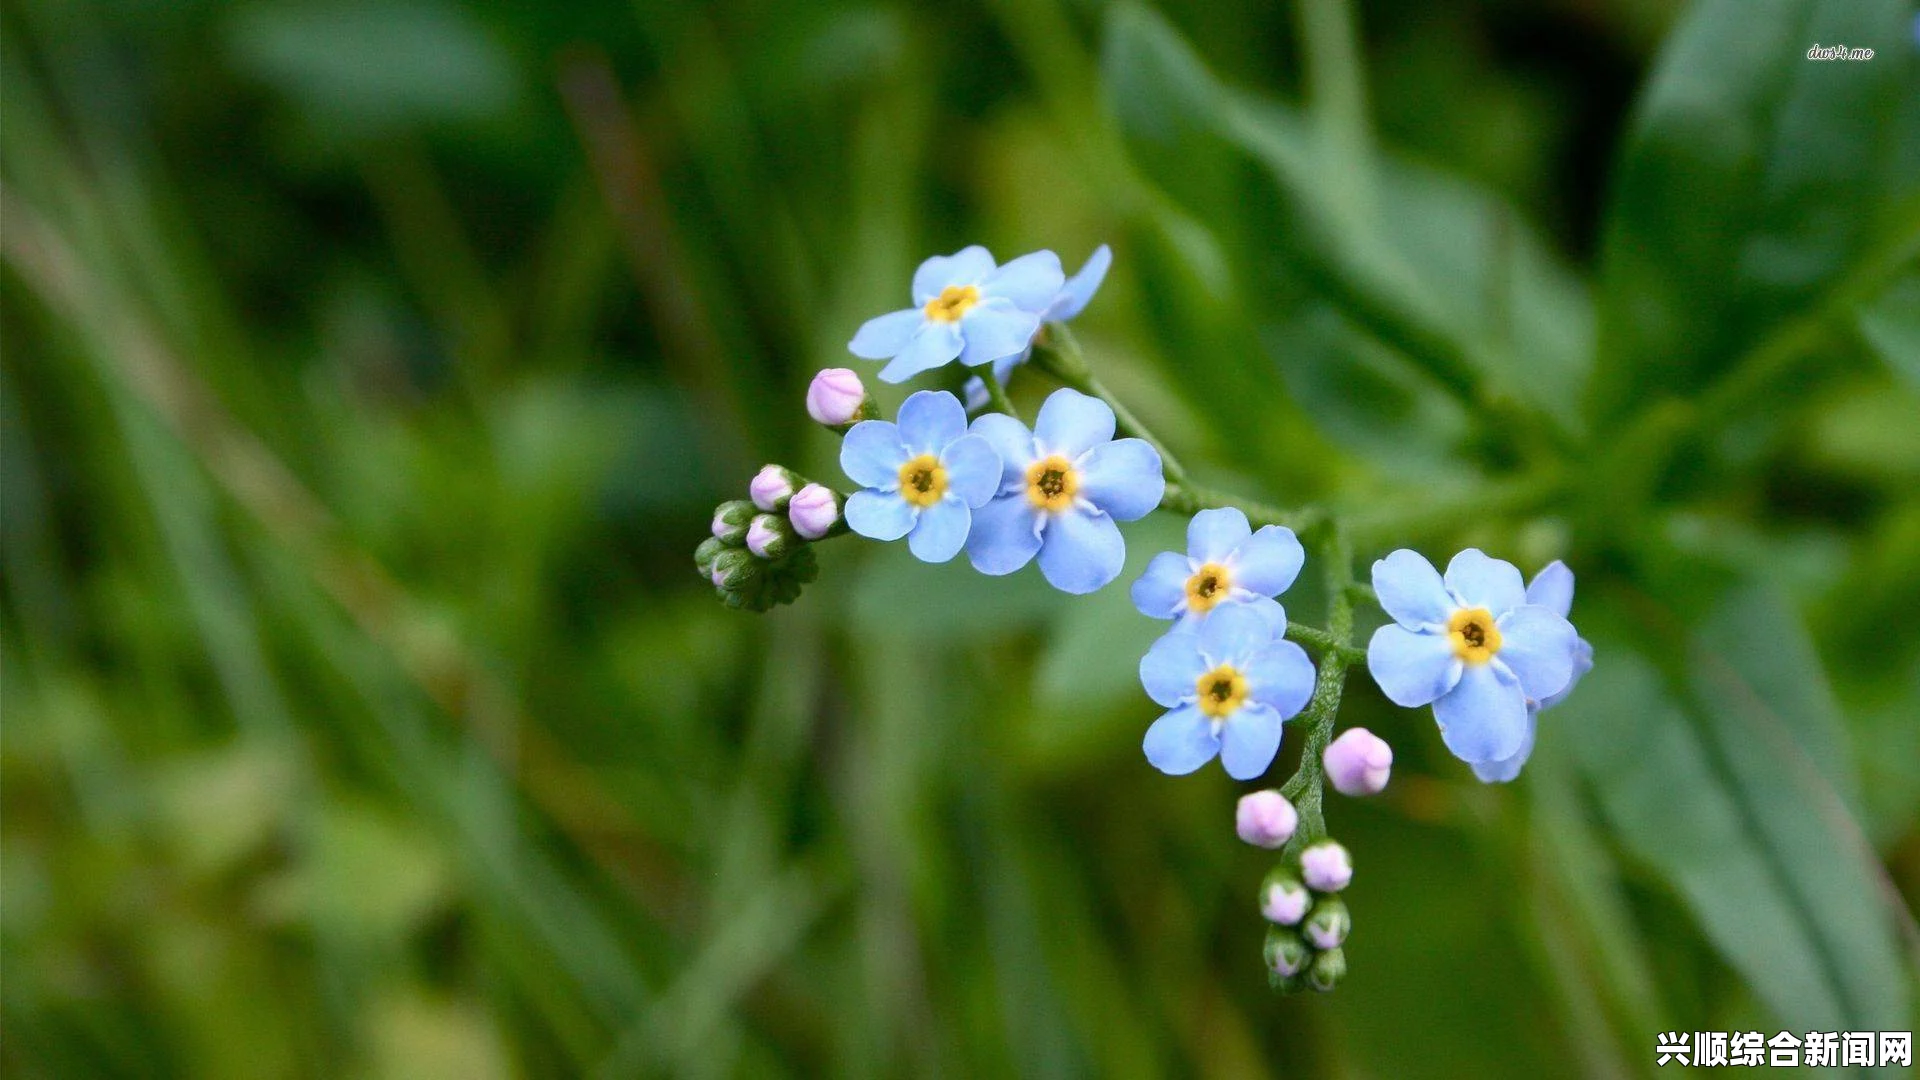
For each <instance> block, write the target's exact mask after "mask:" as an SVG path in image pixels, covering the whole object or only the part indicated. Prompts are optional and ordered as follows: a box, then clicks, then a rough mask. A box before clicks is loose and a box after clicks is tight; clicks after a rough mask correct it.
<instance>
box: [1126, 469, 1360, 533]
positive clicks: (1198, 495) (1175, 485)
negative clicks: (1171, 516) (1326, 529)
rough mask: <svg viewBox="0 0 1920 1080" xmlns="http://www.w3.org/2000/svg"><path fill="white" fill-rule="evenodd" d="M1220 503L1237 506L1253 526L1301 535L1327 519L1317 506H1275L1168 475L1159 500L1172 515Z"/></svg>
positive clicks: (1161, 505) (1192, 511) (1161, 507)
mask: <svg viewBox="0 0 1920 1080" xmlns="http://www.w3.org/2000/svg"><path fill="white" fill-rule="evenodd" d="M1220 506H1236V507H1239V508H1240V509H1241V510H1242V511H1243V512H1245V513H1246V515H1247V520H1248V521H1249V522H1251V523H1252V524H1253V525H1254V526H1255V527H1256V528H1257V527H1259V526H1261V525H1284V526H1286V527H1287V528H1289V529H1292V530H1293V531H1294V532H1296V533H1303V534H1304V533H1308V532H1311V531H1313V530H1314V529H1316V528H1319V527H1321V526H1323V525H1325V524H1326V523H1327V520H1328V519H1327V515H1326V512H1325V511H1323V510H1321V509H1319V508H1318V507H1312V506H1307V507H1302V508H1301V509H1299V510H1282V509H1280V508H1279V507H1277V506H1268V505H1266V504H1265V503H1258V502H1254V501H1253V500H1251V499H1243V498H1241V497H1240V496H1238V495H1235V494H1232V493H1231V492H1226V491H1216V490H1214V489H1212V488H1203V487H1198V486H1195V485H1193V484H1190V483H1187V482H1185V481H1177V482H1176V481H1173V480H1171V478H1169V482H1168V484H1167V493H1166V494H1165V495H1163V496H1162V497H1161V499H1160V509H1162V510H1166V511H1168V512H1170V513H1175V514H1189V515H1191V514H1197V513H1199V512H1200V511H1202V510H1209V509H1213V508H1215V507H1220Z"/></svg>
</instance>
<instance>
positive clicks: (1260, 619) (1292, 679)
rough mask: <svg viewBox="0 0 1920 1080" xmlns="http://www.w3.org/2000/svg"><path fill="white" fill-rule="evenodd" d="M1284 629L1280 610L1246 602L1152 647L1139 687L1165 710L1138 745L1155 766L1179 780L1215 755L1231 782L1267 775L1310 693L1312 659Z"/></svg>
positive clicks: (1214, 615) (1311, 687) (1173, 633)
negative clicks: (1286, 728)
mask: <svg viewBox="0 0 1920 1080" xmlns="http://www.w3.org/2000/svg"><path fill="white" fill-rule="evenodd" d="M1285 631H1286V622H1285V621H1284V619H1283V618H1282V617H1281V616H1280V611H1279V607H1278V606H1277V605H1275V606H1272V607H1260V606H1256V605H1252V604H1243V605H1237V606H1233V607H1227V608H1222V609H1220V610H1219V611H1216V612H1214V614H1213V615H1212V616H1211V617H1209V618H1208V619H1207V620H1206V621H1205V622H1203V623H1201V624H1199V626H1197V627H1196V628H1194V629H1193V630H1191V631H1180V630H1175V631H1172V632H1170V633H1168V634H1166V635H1165V636H1163V637H1161V639H1160V640H1159V641H1156V642H1154V643H1153V648H1151V649H1148V650H1147V655H1146V656H1144V657H1142V658H1141V660H1140V684H1141V685H1142V686H1144V687H1146V690H1147V696H1148V697H1151V698H1152V699H1153V700H1154V701H1155V702H1158V703H1159V704H1161V705H1164V706H1166V707H1167V712H1166V713H1165V714H1164V715H1162V716H1161V717H1160V719H1158V720H1155V721H1154V722H1153V726H1152V727H1149V728H1148V729H1147V736H1146V739H1145V740H1144V741H1143V742H1142V743H1141V748H1142V749H1143V750H1145V751H1146V753H1147V760H1148V761H1149V762H1151V763H1152V765H1153V767H1154V768H1156V769H1159V770H1160V771H1161V772H1164V773H1167V774H1169V775H1172V776H1184V775H1186V774H1187V773H1190V772H1193V771H1194V770H1195V769H1198V768H1199V767H1200V766H1202V765H1205V764H1206V763H1207V762H1208V761H1211V760H1212V759H1213V757H1214V756H1215V755H1216V754H1217V755H1219V757H1220V764H1221V766H1222V767H1223V768H1225V769H1226V770H1227V775H1228V776H1231V777H1233V778H1234V779H1235V780H1251V779H1253V778H1254V777H1256V776H1259V775H1260V774H1261V773H1264V772H1266V771H1267V767H1268V766H1269V765H1271V764H1273V758H1274V755H1275V754H1277V753H1279V752H1280V727H1281V725H1282V724H1283V723H1284V722H1285V721H1286V720H1287V719H1288V718H1289V717H1292V716H1294V715H1295V714H1297V713H1299V711H1300V710H1301V709H1302V708H1304V707H1305V706H1306V704H1307V699H1308V698H1309V697H1311V696H1312V695H1313V678H1314V673H1313V662H1312V661H1310V660H1308V659H1307V654H1306V653H1305V652H1304V651H1302V650H1301V648H1300V646H1298V645H1295V644H1294V643H1293V642H1291V641H1288V640H1286V639H1285V638H1283V637H1282V636H1281V635H1282V634H1283V633H1285Z"/></svg>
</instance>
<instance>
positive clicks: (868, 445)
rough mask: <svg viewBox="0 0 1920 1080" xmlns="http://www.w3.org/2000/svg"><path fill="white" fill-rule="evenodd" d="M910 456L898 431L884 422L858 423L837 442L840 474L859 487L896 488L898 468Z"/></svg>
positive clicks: (898, 479)
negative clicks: (838, 445)
mask: <svg viewBox="0 0 1920 1080" xmlns="http://www.w3.org/2000/svg"><path fill="white" fill-rule="evenodd" d="M912 456H913V455H911V454H909V453H907V448H906V446H905V444H903V443H902V442H901V441H900V429H899V428H897V427H895V426H894V425H893V424H892V423H891V422H889V421H886V420H862V421H860V422H859V423H857V424H855V425H853V427H852V429H851V430H849V431H848V432H847V437H846V438H844V439H842V440H840V471H842V472H844V473H846V474H847V476H848V477H850V478H851V479H852V480H853V482H854V483H856V484H859V485H860V486H861V487H868V488H882V489H890V488H894V487H898V486H899V484H900V466H902V465H905V464H906V463H907V459H908V458H909V457H912Z"/></svg>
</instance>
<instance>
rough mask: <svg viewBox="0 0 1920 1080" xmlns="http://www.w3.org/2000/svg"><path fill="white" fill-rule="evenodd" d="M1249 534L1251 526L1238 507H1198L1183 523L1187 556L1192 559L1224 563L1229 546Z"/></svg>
mask: <svg viewBox="0 0 1920 1080" xmlns="http://www.w3.org/2000/svg"><path fill="white" fill-rule="evenodd" d="M1252 535H1253V526H1251V525H1249V524H1247V515H1246V514H1245V513H1243V512H1241V510H1240V508H1239V507H1237V506H1221V507H1217V508H1215V509H1212V510H1202V511H1200V512H1199V513H1197V514H1195V515H1193V520H1192V521H1189V522H1187V556H1188V557H1189V558H1191V559H1193V560H1195V561H1196V562H1203V563H1209V562H1214V563H1217V562H1226V561H1227V556H1229V555H1232V554H1233V549H1234V548H1236V547H1239V546H1240V543H1241V541H1243V540H1245V539H1246V538H1247V537H1249V536H1252Z"/></svg>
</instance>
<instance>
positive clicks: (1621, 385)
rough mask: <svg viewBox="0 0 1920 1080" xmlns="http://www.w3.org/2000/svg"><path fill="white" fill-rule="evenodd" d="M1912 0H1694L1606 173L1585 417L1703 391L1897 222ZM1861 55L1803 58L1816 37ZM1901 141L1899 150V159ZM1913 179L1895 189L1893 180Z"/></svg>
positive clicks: (1909, 134)
mask: <svg viewBox="0 0 1920 1080" xmlns="http://www.w3.org/2000/svg"><path fill="white" fill-rule="evenodd" d="M1912 17H1913V16H1912V12H1911V6H1910V5H1909V4H1907V3H1906V2H1905V0H1845V2H1842V0H1703V2H1702V3H1698V4H1695V5H1692V6H1691V7H1690V8H1689V9H1688V13H1687V16H1686V18H1685V19H1684V21H1683V22H1682V23H1681V24H1680V26H1679V28H1678V29H1677V30H1676V31H1675V33H1674V35H1673V37H1672V38H1671V39H1670V40H1669V43H1668V44H1667V46H1666V48H1665V50H1664V51H1663V53H1662V55H1661V58H1660V60H1659V63H1658V66H1657V68H1656V70H1655V72H1654V74H1653V76H1652V79H1651V81H1650V83H1649V85H1648V87H1647V89H1646V91H1645V95H1644V97H1643V98H1642V100H1641V102H1640V104H1639V107H1638V116H1637V119H1636V121H1635V123H1634V125H1633V130H1632V132H1631V134H1630V135H1629V138H1628V140H1627V144H1626V149H1625V153H1624V156H1623V159H1622V161H1621V163H1620V166H1619V171H1618V174H1617V176H1616V178H1615V181H1614V184H1613V203H1612V206H1611V208H1610V210H1609V216H1608V222H1607V226H1606V231H1605V236H1604V240H1603V250H1602V264H1601V275H1600V297H1599V303H1600V323H1601V327H1600V347H1599V366H1598V370H1599V371H1600V372H1602V373H1603V374H1602V377H1601V379H1600V380H1599V381H1598V382H1597V383H1596V386H1595V388H1594V397H1593V400H1592V401H1591V402H1590V407H1591V413H1592V415H1593V418H1594V419H1595V421H1596V422H1603V421H1605V420H1608V419H1611V418H1613V417H1615V416H1618V415H1619V414H1620V413H1622V412H1625V411H1627V410H1629V409H1632V408H1635V407H1637V406H1638V405H1639V404H1641V403H1643V402H1644V400H1645V398H1646V396H1647V395H1648V394H1650V393H1654V392H1656V391H1658V392H1666V393H1687V392H1690V391H1692V390H1695V389H1698V388H1699V387H1700V386H1702V385H1703V384H1704V383H1705V382H1706V381H1707V380H1709V379H1711V378H1712V377H1713V376H1714V375H1715V374H1716V373H1718V372H1720V371H1721V370H1723V369H1724V368H1725V367H1726V366H1727V365H1728V364H1729V363H1731V362H1732V361H1733V360H1734V359H1735V358H1737V357H1738V356H1740V355H1741V354H1742V353H1743V352H1744V351H1745V350H1747V349H1749V348H1751V347H1753V345H1754V343H1755V342H1756V341H1758V340H1760V339H1761V338H1762V337H1763V335H1765V334H1766V333H1767V332H1768V331H1769V330H1771V329H1773V328H1775V327H1777V326H1779V325H1781V324H1782V323H1783V322H1784V321H1785V320H1787V319H1789V318H1791V317H1793V316H1794V315H1796V314H1797V313H1800V312H1802V311H1804V310H1806V309H1807V308H1809V307H1811V306H1815V305H1817V304H1819V303H1820V302H1821V301H1822V300H1823V298H1825V297H1826V296H1827V294H1828V292H1829V291H1830V290H1831V289H1833V288H1834V287H1835V286H1836V285H1837V284H1838V283H1839V282H1840V280H1841V279H1842V278H1843V277H1844V276H1845V275H1846V274H1847V273H1848V272H1849V271H1850V270H1851V269H1853V268H1854V267H1856V266H1857V265H1858V264H1859V263H1860V262H1861V260H1862V259H1863V257H1865V255H1866V253H1867V252H1869V251H1872V250H1875V249H1877V248H1878V247H1879V246H1880V245H1881V244H1882V243H1884V242H1886V241H1887V239H1888V237H1887V235H1886V234H1887V233H1888V232H1889V231H1894V230H1897V229H1899V228H1901V226H1900V225H1899V223H1898V221H1897V220H1896V219H1897V218H1900V217H1902V216H1903V215H1904V217H1905V218H1907V219H1908V220H1907V224H1906V226H1904V227H1905V228H1909V229H1910V228H1911V227H1912V223H1911V220H1910V218H1911V215H1910V213H1906V212H1903V211H1901V210H1900V209H1899V202H1900V200H1901V199H1903V198H1905V197H1908V195H1910V194H1911V193H1912V192H1913V191H1914V190H1915V188H1916V182H1915V176H1916V175H1920V174H1917V173H1916V172H1915V170H1914V169H1913V168H1912V167H1911V157H1912V154H1913V152H1914V151H1913V149H1912V146H1913V143H1914V134H1915V124H1916V116H1917V114H1920V110H1915V109H1914V108H1912V107H1911V106H1910V105H1909V106H1906V107H1905V111H1903V106H1902V100H1903V99H1906V100H1908V101H1911V100H1913V99H1920V65H1917V64H1916V63H1915V60H1914V57H1913V48H1912V41H1911V38H1910V37H1909V34H1910V33H1911V20H1912ZM1815 43H1818V44H1822V45H1832V44H1836V43H1844V44H1846V45H1849V46H1857V47H1870V48H1873V49H1874V50H1875V53H1876V55H1875V56H1874V58H1873V59H1872V60H1870V61H1857V62H1856V61H1815V60H1809V59H1807V55H1806V54H1807V49H1808V47H1809V46H1810V45H1812V44H1815ZM1902 155H1904V156H1905V159H1906V160H1905V161H1904V162H1903V159H1902ZM1903 192H1904V193H1906V194H1903Z"/></svg>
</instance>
